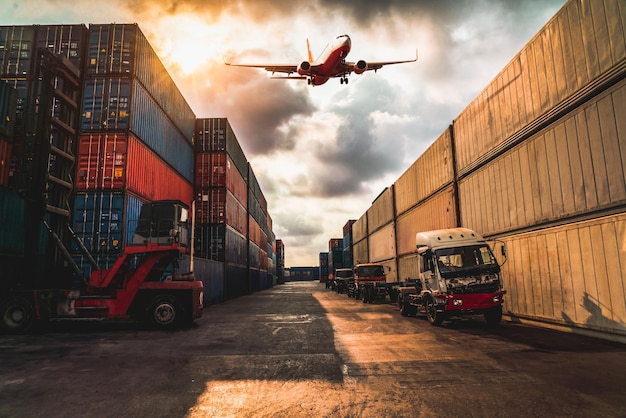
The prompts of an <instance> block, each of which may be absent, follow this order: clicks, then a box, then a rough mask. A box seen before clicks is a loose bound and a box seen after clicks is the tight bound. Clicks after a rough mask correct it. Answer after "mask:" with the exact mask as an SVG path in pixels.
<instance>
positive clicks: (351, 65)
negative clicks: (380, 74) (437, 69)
mask: <svg viewBox="0 0 626 418" xmlns="http://www.w3.org/2000/svg"><path fill="white" fill-rule="evenodd" d="M417 58H418V54H417V50H415V58H414V59H411V60H399V61H375V62H369V61H367V62H366V61H357V62H344V64H343V67H344V70H345V72H346V73H348V74H349V73H352V72H356V73H358V74H361V73H363V72H365V71H369V70H374V71H377V70H380V69H381V68H383V67H384V66H385V65H393V64H404V63H407V62H415V61H417Z"/></svg>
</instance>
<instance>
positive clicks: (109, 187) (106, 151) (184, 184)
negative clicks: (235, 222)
mask: <svg viewBox="0 0 626 418" xmlns="http://www.w3.org/2000/svg"><path fill="white" fill-rule="evenodd" d="M76 188H77V189H78V190H79V191H81V192H82V191H120V192H126V191H129V192H132V193H133V194H135V195H137V196H139V197H141V198H143V199H145V200H149V201H153V200H180V201H182V202H184V203H185V204H187V205H190V204H191V201H192V200H193V187H192V185H191V183H190V182H189V181H188V180H187V179H185V178H184V177H182V176H181V175H180V174H179V173H178V172H177V171H175V170H174V169H173V168H172V167H171V166H170V165H168V164H167V163H166V161H164V160H163V159H162V158H161V157H160V156H158V155H157V154H155V153H154V152H153V151H151V150H150V149H149V148H148V147H146V146H145V144H143V143H142V142H141V141H139V139H137V137H135V135H133V134H131V133H123V132H120V133H118V132H111V133H89V134H83V135H81V136H80V139H79V144H78V157H77V168H76Z"/></svg>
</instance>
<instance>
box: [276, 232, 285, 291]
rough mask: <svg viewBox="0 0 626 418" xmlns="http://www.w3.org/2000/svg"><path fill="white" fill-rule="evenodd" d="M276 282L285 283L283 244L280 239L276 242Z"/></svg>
mask: <svg viewBox="0 0 626 418" xmlns="http://www.w3.org/2000/svg"><path fill="white" fill-rule="evenodd" d="M276 282H277V283H279V284H283V283H285V244H283V240H282V239H277V240H276Z"/></svg>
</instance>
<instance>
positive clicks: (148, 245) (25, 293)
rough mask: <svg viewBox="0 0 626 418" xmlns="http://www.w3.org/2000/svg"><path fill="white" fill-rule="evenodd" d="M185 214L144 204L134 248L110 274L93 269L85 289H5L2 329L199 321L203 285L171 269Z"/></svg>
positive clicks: (176, 205)
mask: <svg viewBox="0 0 626 418" xmlns="http://www.w3.org/2000/svg"><path fill="white" fill-rule="evenodd" d="M187 213H188V210H187V208H186V207H185V206H184V205H183V204H182V203H180V202H175V201H161V202H152V203H147V204H144V205H143V207H142V208H141V215H140V219H139V222H138V225H137V230H136V232H135V235H134V238H133V243H134V245H127V246H126V247H125V249H124V251H123V253H122V254H121V255H120V256H119V257H118V258H117V260H116V261H115V263H114V264H113V265H112V267H111V268H110V269H106V270H102V269H94V270H93V271H92V273H91V276H90V277H89V278H88V279H86V278H85V280H84V282H83V283H81V285H78V286H75V287H72V288H64V289H59V288H46V287H41V286H39V287H36V288H24V287H20V288H10V289H3V291H2V294H1V296H0V328H1V329H2V330H3V331H4V332H8V333H17V332H24V331H26V330H28V329H29V328H31V327H32V326H33V325H34V324H35V323H36V322H45V321H48V320H71V319H104V320H107V319H135V320H140V321H143V322H146V323H149V324H151V325H152V326H155V327H157V328H161V329H170V328H174V327H178V326H181V325H183V324H186V323H190V322H192V321H193V320H195V319H197V318H200V317H201V316H202V308H203V286H202V282H201V281H196V280H195V278H194V275H193V273H187V274H180V273H178V272H176V271H174V270H172V269H171V266H172V265H174V266H176V265H177V264H178V263H177V261H178V259H179V257H180V256H181V255H182V253H183V252H184V251H185V248H184V247H183V246H182V245H181V242H184V240H185V239H186V233H185V232H186V230H187ZM68 259H69V260H71V258H69V257H68ZM93 264H94V265H95V262H93ZM74 267H75V268H74V270H75V272H77V273H80V269H79V268H78V267H77V266H74ZM27 282H28V281H27ZM30 282H39V283H41V282H42V281H41V280H32V281H30ZM43 282H45V281H43Z"/></svg>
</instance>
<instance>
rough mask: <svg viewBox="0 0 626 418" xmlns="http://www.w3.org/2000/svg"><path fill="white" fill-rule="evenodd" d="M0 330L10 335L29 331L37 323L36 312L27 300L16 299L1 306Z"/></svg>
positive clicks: (9, 300)
mask: <svg viewBox="0 0 626 418" xmlns="http://www.w3.org/2000/svg"><path fill="white" fill-rule="evenodd" d="M0 315H1V317H0V319H1V320H2V322H1V323H0V328H1V329H2V331H4V332H6V333H9V334H17V333H20V332H26V331H28V330H29V329H30V328H31V327H32V326H33V324H34V323H35V310H34V309H33V305H32V304H31V303H30V302H29V301H28V300H26V299H24V298H21V297H14V298H11V299H8V300H6V301H4V302H2V305H1V306H0Z"/></svg>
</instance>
